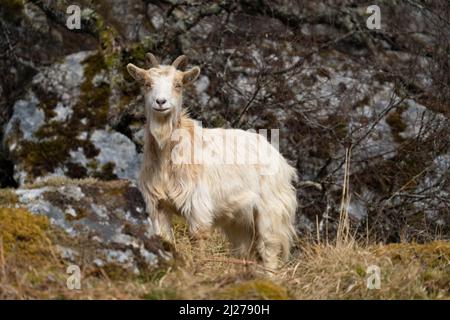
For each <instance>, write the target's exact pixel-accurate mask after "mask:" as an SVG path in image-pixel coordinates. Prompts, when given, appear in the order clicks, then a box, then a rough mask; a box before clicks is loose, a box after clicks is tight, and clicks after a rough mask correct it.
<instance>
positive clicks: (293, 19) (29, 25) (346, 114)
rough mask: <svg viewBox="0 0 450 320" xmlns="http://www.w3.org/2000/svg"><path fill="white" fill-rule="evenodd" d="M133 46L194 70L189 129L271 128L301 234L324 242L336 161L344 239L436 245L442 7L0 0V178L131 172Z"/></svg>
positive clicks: (444, 141)
mask: <svg viewBox="0 0 450 320" xmlns="http://www.w3.org/2000/svg"><path fill="white" fill-rule="evenodd" d="M69 4H77V5H79V6H80V8H81V29H79V30H69V29H68V28H67V27H66V22H67V18H68V17H69V14H67V13H66V9H67V7H68V5H69ZM373 4H375V5H378V6H379V7H380V9H381V11H380V13H381V25H380V29H378V30H377V29H375V30H371V29H369V28H368V27H367V25H366V21H367V19H368V18H369V17H370V14H368V13H366V9H367V7H368V6H369V5H373ZM147 52H152V53H154V54H155V55H156V56H158V57H159V58H160V59H161V60H162V61H163V62H164V63H170V62H171V61H173V59H174V58H176V57H177V56H178V55H180V54H186V55H187V56H188V57H189V65H199V66H200V67H201V70H202V71H201V75H200V77H199V79H198V80H197V82H196V83H195V85H193V86H191V87H190V88H188V89H187V91H186V92H185V98H184V105H185V107H187V108H189V110H190V111H191V115H192V117H193V118H195V119H197V120H201V121H202V123H203V126H204V127H225V128H228V127H238V128H242V129H256V130H257V129H280V151H281V153H282V154H283V155H284V156H285V157H286V158H287V159H288V160H289V161H290V163H291V164H293V165H294V166H295V167H296V168H297V170H298V174H299V178H300V182H299V184H298V185H297V194H298V199H299V208H298V213H297V228H298V232H299V235H301V236H302V237H306V238H308V237H311V238H317V237H319V238H325V237H326V238H327V239H328V238H330V239H332V238H334V237H335V235H336V232H337V222H338V220H339V213H340V207H341V201H342V194H343V186H344V175H345V169H346V167H347V173H348V177H349V190H348V196H347V200H348V201H349V204H348V214H349V219H350V222H351V226H352V230H354V231H355V232H356V233H357V234H360V235H361V236H366V235H368V234H370V237H371V240H375V241H381V242H385V243H390V242H403V241H418V242H427V241H430V240H435V239H447V240H448V239H449V238H450V228H449V226H450V196H449V192H450V125H449V124H450V120H449V117H450V3H449V2H448V1H445V0H437V1H419V0H405V1H382V0H377V1H375V0H374V1H354V0H319V1H287V0H286V1H283V0H276V1H267V0H255V1H248V0H240V1H238V0H220V1H219V0H215V1H191V0H186V1H185V0H154V1H152V0H126V1H125V0H102V1H88V0H86V1H81V0H80V1H63V0H61V1H50V0H28V1H22V0H0V74H1V77H0V139H1V141H2V144H1V148H0V184H1V187H2V188H8V190H15V188H19V189H18V190H20V188H23V187H26V186H29V185H30V184H39V182H40V181H43V179H44V178H46V177H49V176H50V177H51V176H56V177H67V178H70V179H84V178H88V177H91V178H96V179H98V180H100V181H103V180H105V181H116V182H117V180H130V181H134V180H135V179H136V176H137V172H138V168H139V164H140V155H141V152H142V139H143V129H142V125H143V123H144V120H145V119H144V116H143V100H142V95H141V91H140V88H139V87H138V86H137V84H136V83H135V82H134V81H132V79H131V77H130V76H129V75H128V74H127V72H126V68H125V66H126V64H127V63H130V62H131V63H134V64H136V65H138V66H140V67H145V66H146V64H145V61H144V60H145V59H144V55H145V53H147ZM350 149H351V158H350V161H347V165H348V166H347V165H346V161H345V159H346V151H347V150H350ZM61 181H62V180H61ZM105 183H107V182H105ZM108 186H110V185H108ZM108 188H110V187H108ZM133 188H134V187H133ZM5 190H6V189H5ZM92 190H93V189H92ZM92 190H91V191H90V192H93V193H95V192H94V191H92ZM83 192H84V193H85V194H86V193H88V190H84V189H83ZM130 192H131V193H130V194H133V196H132V197H135V199H138V198H139V195H138V194H137V195H136V194H135V192H136V191H135V189H132V191H130ZM23 194H24V193H23ZM132 197H131V199H134V198H132ZM58 199H59V198H58ZM58 199H56V200H55V198H51V200H52V201H50V200H49V201H50V202H52V204H53V206H58V204H59V205H60V206H62V205H63V203H64V202H65V201H66V200H64V199H65V198H62V200H61V199H59V200H58ZM126 199H130V197H129V196H127V198H126ZM19 200H20V201H21V202H24V201H25V202H26V201H27V200H26V199H22V198H20V197H19ZM94 200H95V199H94ZM97 201H105V202H108V201H109V200H108V199H103V200H98V198H97ZM136 201H138V200H136ZM139 201H141V199H139ZM118 205H119V204H117V203H116V206H118ZM29 207H30V206H29ZM64 210H67V208H65V209H64ZM111 210H112V209H111ZM75 211H76V210H75ZM96 212H97V213H98V211H96ZM137 214H138V213H136V215H137ZM66 215H67V212H66Z"/></svg>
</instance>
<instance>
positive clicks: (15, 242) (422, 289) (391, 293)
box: [0, 150, 450, 299]
mask: <svg viewBox="0 0 450 320" xmlns="http://www.w3.org/2000/svg"><path fill="white" fill-rule="evenodd" d="M350 156H351V153H350V150H349V151H348V152H347V162H346V166H345V174H344V185H343V193H342V205H341V210H340V225H339V228H338V235H337V238H336V239H335V240H334V241H333V242H329V241H328V239H327V240H326V241H325V242H324V241H322V240H321V239H320V237H319V236H318V238H317V239H316V240H315V241H313V240H308V241H307V240H300V241H298V243H296V246H295V250H294V252H293V255H292V257H291V259H290V261H289V262H288V263H286V264H285V265H284V266H283V267H282V268H280V270H278V271H277V272H275V273H272V274H270V275H268V274H267V272H266V270H264V269H263V268H262V267H261V266H259V265H258V264H256V263H255V262H253V261H244V260H238V259H234V258H232V257H231V255H230V250H229V247H228V244H227V242H226V241H225V238H224V237H223V235H222V234H221V233H219V232H213V233H212V234H211V235H210V237H209V239H208V240H207V241H204V242H202V243H200V244H196V245H193V244H192V243H191V241H190V240H189V236H188V228H187V226H186V224H185V221H184V220H183V219H182V218H180V217H176V218H175V221H174V233H175V238H176V242H175V248H176V250H177V252H178V253H179V257H178V260H179V261H178V263H176V264H175V265H174V266H173V267H170V268H168V269H164V270H155V271H153V272H148V273H146V274H142V275H140V276H134V275H131V274H130V275H125V276H123V275H122V276H120V277H117V276H116V275H115V274H114V272H113V270H103V269H92V268H85V269H83V270H82V289H81V290H79V291H70V290H68V289H67V288H66V279H67V277H68V275H67V274H66V273H65V268H66V266H67V264H66V263H64V262H63V261H61V260H59V259H58V258H57V257H56V256H55V255H54V254H52V252H53V250H52V246H51V240H50V239H51V238H52V236H53V235H52V231H51V230H50V229H49V226H48V224H47V223H46V222H45V221H42V219H41V218H36V217H33V216H32V215H30V214H29V213H27V212H25V211H24V210H22V209H1V208H0V223H3V225H2V227H1V228H0V276H1V278H0V298H19V299H30V298H41V299H49V298H51V299H54V298H56V299H450V291H449V288H450V243H449V242H444V241H434V242H430V243H427V244H416V243H400V244H389V245H386V244H369V243H367V240H364V241H358V240H357V239H355V237H354V236H353V235H352V234H351V233H350V225H349V219H348V203H349V200H350V196H349V194H350V192H349V186H350V182H349V174H348V173H349V172H350V170H349V163H350ZM66 182H67V181H64V180H61V181H60V180H56V181H54V182H53V183H54V184H57V185H59V184H65V183H66ZM47 185H48V183H47ZM8 194H9V193H8ZM5 210H9V211H5ZM14 210H16V211H14ZM17 210H18V211H17ZM13 211H14V212H13ZM7 214H9V217H8V218H5V217H2V216H1V215H7ZM33 219H40V220H38V221H34V220H33ZM18 226H20V228H19V227H18ZM27 229H28V230H30V232H28V233H26V234H25V233H24V230H27ZM30 248H32V250H31V251H30ZM370 266H377V267H378V268H379V270H380V287H379V289H369V288H368V287H367V280H368V278H369V276H370V274H368V268H369V267H370Z"/></svg>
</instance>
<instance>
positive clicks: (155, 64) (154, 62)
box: [145, 52, 159, 68]
mask: <svg viewBox="0 0 450 320" xmlns="http://www.w3.org/2000/svg"><path fill="white" fill-rule="evenodd" d="M145 58H146V60H147V63H148V64H150V66H151V67H152V68H156V67H158V66H159V61H158V59H157V58H156V57H155V56H154V55H153V54H152V53H150V52H149V53H147V54H146V55H145Z"/></svg>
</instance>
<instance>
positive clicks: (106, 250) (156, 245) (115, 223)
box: [0, 178, 172, 274]
mask: <svg viewBox="0 0 450 320" xmlns="http://www.w3.org/2000/svg"><path fill="white" fill-rule="evenodd" d="M0 206H2V207H10V208H25V209H27V210H28V211H29V212H31V213H33V214H34V215H38V216H43V217H45V218H47V219H48V221H49V223H50V225H51V227H52V229H53V230H54V231H53V236H52V242H53V245H54V246H55V248H56V251H57V252H58V253H59V255H60V256H61V258H62V259H64V260H65V261H66V262H67V263H73V264H77V265H79V266H84V267H86V266H92V267H111V266H117V267H120V268H122V269H124V270H125V271H128V272H131V273H136V274H138V273H140V272H142V271H144V270H151V269H154V268H158V267H161V266H164V265H167V264H168V263H170V262H171V260H172V253H171V252H170V251H167V250H166V249H165V248H164V246H163V244H162V242H161V241H160V239H159V238H158V237H156V236H155V235H154V233H153V229H152V226H151V224H150V222H149V220H148V217H147V214H146V212H145V205H144V202H143V199H142V197H141V194H140V192H139V191H138V189H137V188H136V187H135V186H133V185H132V184H130V183H129V182H126V181H110V182H100V181H96V180H92V179H88V180H77V181H73V180H69V179H65V178H56V179H55V178H53V179H51V180H48V181H46V182H42V183H40V184H39V185H34V186H29V187H26V188H19V189H16V190H9V191H8V193H6V192H3V193H0Z"/></svg>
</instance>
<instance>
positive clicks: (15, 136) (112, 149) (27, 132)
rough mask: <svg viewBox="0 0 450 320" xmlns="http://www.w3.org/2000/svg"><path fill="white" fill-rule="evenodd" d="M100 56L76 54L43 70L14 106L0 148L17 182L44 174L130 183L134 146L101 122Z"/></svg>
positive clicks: (104, 87) (104, 107) (104, 108)
mask: <svg viewBox="0 0 450 320" xmlns="http://www.w3.org/2000/svg"><path fill="white" fill-rule="evenodd" d="M105 68H106V67H105V65H104V61H103V57H101V56H99V53H97V52H79V53H75V54H72V55H69V56H67V57H66V58H65V59H64V60H63V61H62V62H60V63H56V64H54V65H52V66H50V67H48V68H43V70H42V71H41V72H39V73H38V74H37V75H36V76H35V77H34V78H33V80H32V81H31V84H30V88H29V89H28V90H27V91H26V92H25V94H24V95H23V96H22V97H21V98H20V99H19V100H17V101H16V102H15V103H14V106H13V112H12V116H11V118H10V120H9V122H8V123H7V125H6V127H5V132H4V145H5V148H6V149H7V151H8V152H9V154H10V157H11V158H12V160H13V162H14V164H15V178H16V180H17V181H18V182H19V183H21V184H22V183H25V182H31V181H34V180H35V179H37V178H42V177H45V176H49V175H57V176H58V175H59V176H68V177H71V178H84V177H87V176H93V177H98V178H103V179H117V178H121V179H132V180H133V179H135V178H136V176H137V170H138V168H139V162H140V161H139V159H140V158H139V155H138V153H137V150H136V146H135V144H134V143H133V142H132V141H131V140H130V139H129V138H128V137H126V136H125V135H123V134H121V133H119V132H116V131H113V130H112V129H111V128H110V127H109V126H108V122H107V116H108V111H109V100H108V99H109V92H110V89H109V84H108V83H107V77H105V72H106V70H105Z"/></svg>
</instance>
